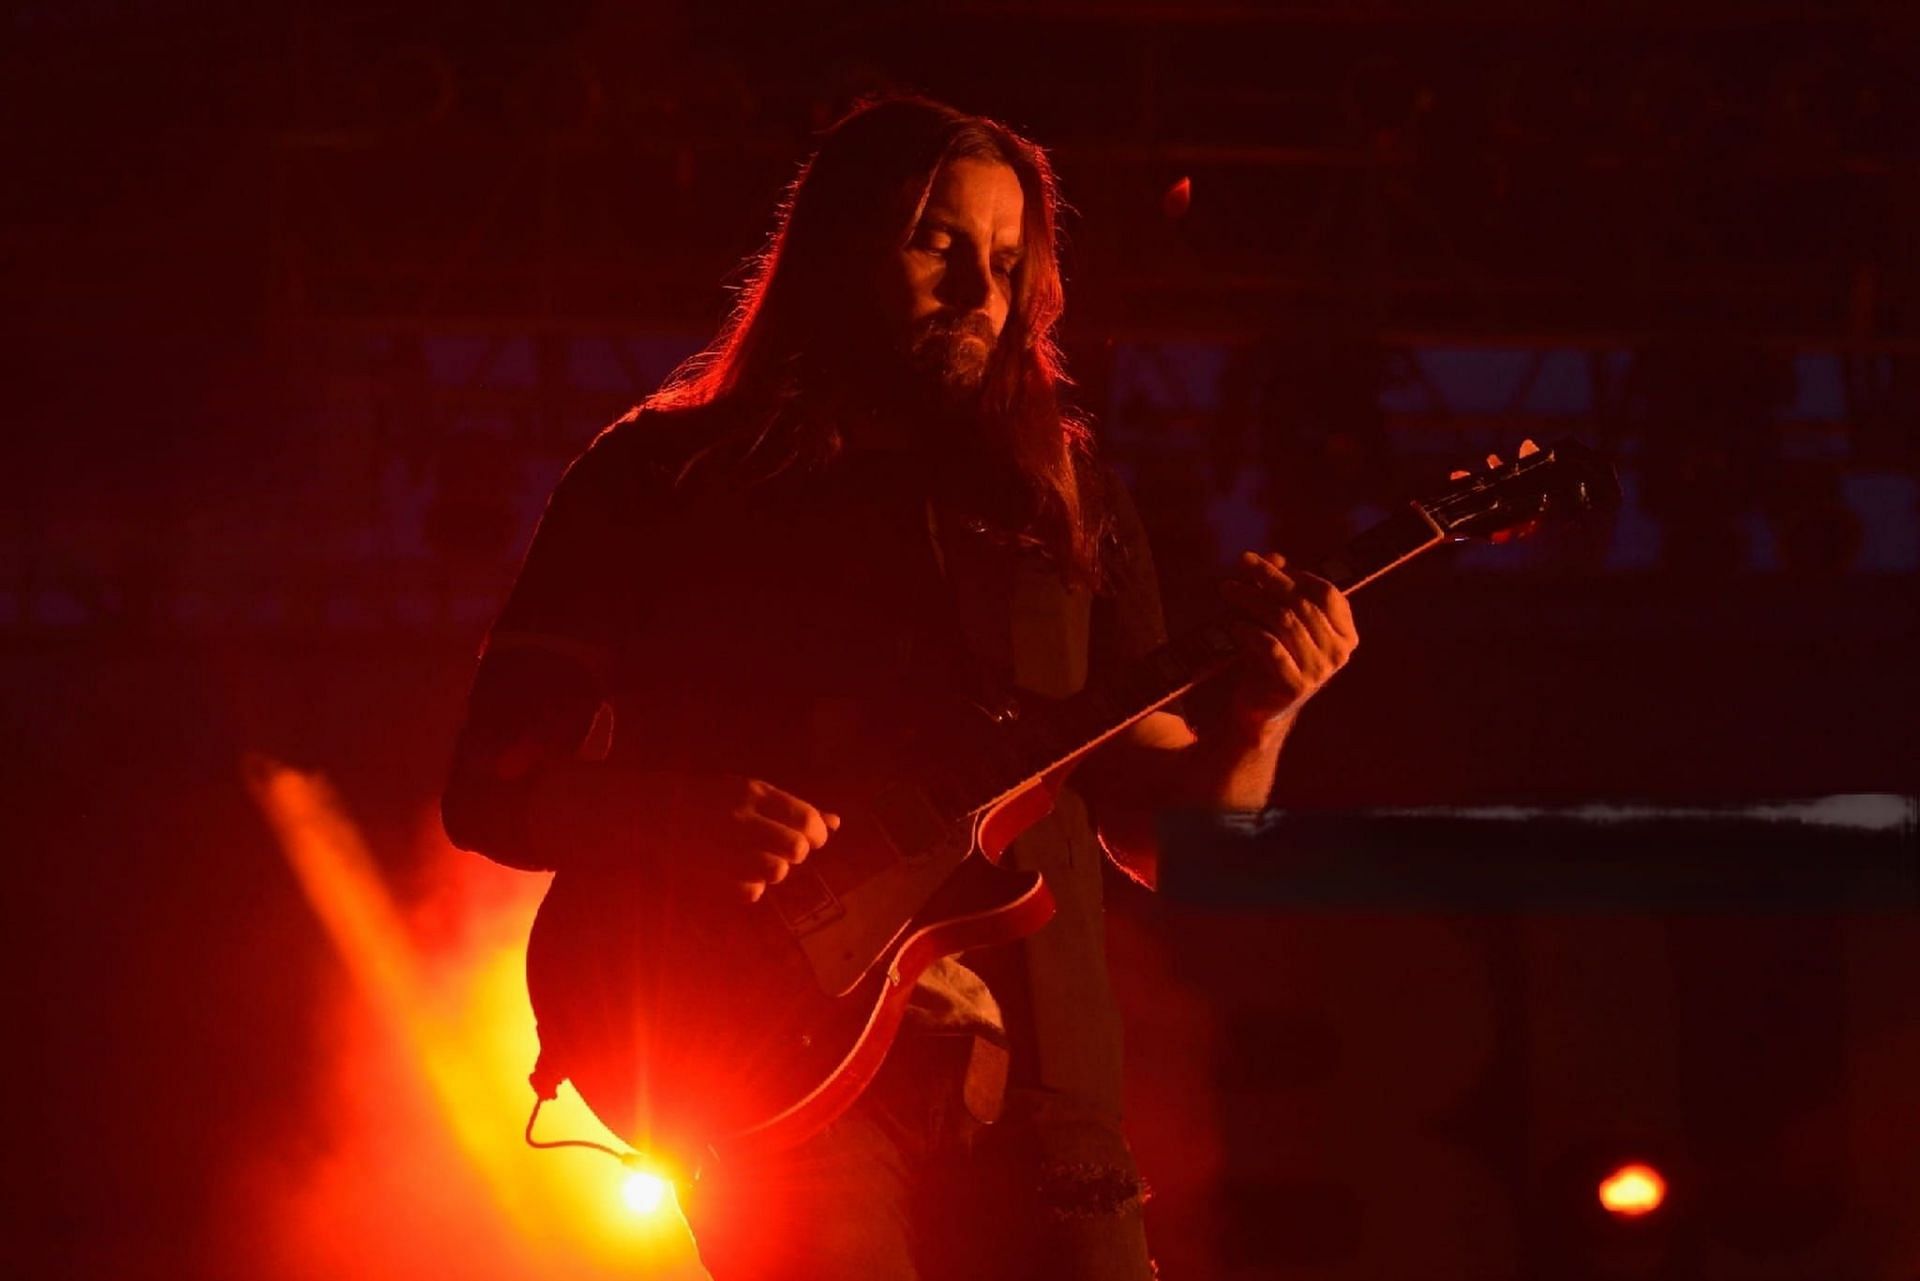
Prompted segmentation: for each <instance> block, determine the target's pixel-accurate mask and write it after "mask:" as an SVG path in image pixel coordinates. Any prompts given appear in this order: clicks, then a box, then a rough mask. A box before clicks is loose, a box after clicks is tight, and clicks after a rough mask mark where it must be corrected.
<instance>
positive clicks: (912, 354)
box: [902, 311, 998, 411]
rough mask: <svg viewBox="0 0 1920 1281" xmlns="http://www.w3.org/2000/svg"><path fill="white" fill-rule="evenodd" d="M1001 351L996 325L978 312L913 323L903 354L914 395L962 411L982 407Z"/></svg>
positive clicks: (937, 314) (941, 315)
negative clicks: (984, 390)
mask: <svg viewBox="0 0 1920 1281" xmlns="http://www.w3.org/2000/svg"><path fill="white" fill-rule="evenodd" d="M997 346H998V343H997V335H996V334H995V333H994V332H993V323H992V322H991V321H989V320H988V319H987V317H986V316H984V315H982V314H981V313H980V312H977V311H976V312H968V313H967V314H965V315H956V314H954V313H951V312H935V313H934V314H933V315H931V316H924V317H922V318H921V319H919V320H916V321H914V322H913V325H912V327H911V328H910V329H909V330H908V332H907V335H906V340H905V351H904V352H903V353H902V354H903V355H904V356H905V360H906V372H907V375H908V378H909V380H910V381H911V382H912V384H913V385H914V388H915V390H917V391H918V392H919V393H920V394H921V395H923V396H926V397H927V398H928V399H930V400H931V401H932V402H933V404H934V406H935V407H937V408H940V409H944V410H949V411H964V410H969V409H973V408H975V407H976V406H977V405H978V403H979V400H980V393H981V390H982V389H983V388H984V387H985V386H986V384H987V375H988V374H989V373H990V372H991V371H992V369H993V362H994V356H995V351H996V350H997Z"/></svg>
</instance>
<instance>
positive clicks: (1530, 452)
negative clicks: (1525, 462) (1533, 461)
mask: <svg viewBox="0 0 1920 1281" xmlns="http://www.w3.org/2000/svg"><path fill="white" fill-rule="evenodd" d="M1539 452H1540V446H1538V445H1536V444H1534V443H1533V440H1532V438H1531V437H1529V438H1528V439H1526V440H1523V441H1521V442H1520V457H1522V458H1531V457H1533V456H1534V455H1535V454H1537V453H1539Z"/></svg>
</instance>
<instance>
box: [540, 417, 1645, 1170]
mask: <svg viewBox="0 0 1920 1281" xmlns="http://www.w3.org/2000/svg"><path fill="white" fill-rule="evenodd" d="M1527 448H1530V446H1523V449H1527ZM1618 498H1619V485H1618V482H1617V481H1616V479H1615V478H1614V474H1613V471H1612V468H1611V467H1610V466H1609V465H1608V464H1607V463H1606V462H1605V461H1603V460H1602V459H1600V458H1599V457H1597V456H1596V455H1595V454H1593V453H1592V452H1591V451H1589V450H1588V449H1586V448H1585V447H1584V446H1582V445H1580V444H1579V443H1578V442H1574V441H1566V442H1562V443H1560V444H1558V445H1555V446H1554V447H1552V448H1550V449H1544V450H1533V451H1532V452H1529V453H1525V454H1524V455H1523V456H1522V457H1520V458H1517V459H1515V460H1514V461H1513V462H1511V463H1509V464H1507V465H1505V466H1500V467H1493V468H1490V469H1489V470H1486V471H1483V472H1481V473H1478V474H1466V473H1455V479H1454V480H1453V481H1452V482H1451V483H1449V485H1448V486H1447V487H1446V488H1444V489H1442V490H1440V491H1439V492H1438V493H1436V494H1434V495H1432V496H1430V497H1427V498H1423V499H1418V500H1414V501H1411V502H1409V503H1408V504H1407V505H1406V506H1405V507H1404V508H1403V509H1401V510H1400V511H1399V512H1398V513H1397V514H1396V515H1394V516H1391V517H1389V518H1388V519H1387V520H1385V521H1383V522H1381V523H1380V524H1378V525H1376V526H1374V527H1373V528H1372V529H1369V530H1367V531H1366V532H1365V533H1363V534H1361V535H1360V536H1359V537H1357V538H1355V539H1354V540H1353V541H1352V542H1351V543H1349V544H1348V545H1347V546H1346V547H1345V548H1344V549H1343V550H1342V551H1341V552H1340V553H1339V554H1337V555H1336V556H1334V557H1332V558H1331V559H1329V560H1326V561H1324V562H1322V563H1321V564H1320V565H1319V566H1318V567H1317V568H1318V572H1319V573H1320V574H1321V575H1322V576H1323V577H1325V578H1327V579H1329V580H1331V581H1332V582H1333V583H1334V585H1335V586H1337V587H1339V588H1340V589H1341V590H1343V591H1346V592H1353V591H1356V590H1358V589H1359V588H1361V587H1363V586H1365V585H1366V584H1368V583H1370V582H1372V581H1373V580H1374V579H1376V578H1378V577H1380V576H1381V575H1382V574H1385V573H1387V572H1388V571H1389V570H1391V569H1393V568H1395V567H1396V566H1398V565H1401V564H1403V563H1405V562H1406V561H1408V560H1411V559H1412V558H1413V557H1415V556H1418V555H1419V554H1421V553H1422V552H1425V551H1428V550H1431V549H1432V548H1434V547H1437V546H1440V545H1441V544H1443V543H1448V542H1454V541H1461V540H1464V539H1466V538H1469V537H1476V536H1498V535H1502V534H1506V533H1509V532H1512V531H1514V530H1516V529H1519V528H1522V527H1524V526H1527V525H1529V524H1531V523H1533V522H1535V521H1538V520H1539V519H1540V518H1541V517H1543V516H1546V515H1558V514H1561V513H1573V512H1580V511H1585V510H1588V509H1599V508H1605V507H1609V506H1612V505H1613V504H1614V503H1616V502H1617V501H1618ZM1238 617H1239V616H1238V615H1237V614H1236V613H1234V612H1232V611H1229V610H1226V609H1224V608H1223V609H1222V611H1221V612H1220V614H1219V615H1218V617H1215V618H1212V619H1210V620H1209V621H1207V622H1206V623H1204V624H1203V625H1201V626H1200V627H1197V628H1195V629H1194V630H1192V631H1190V632H1187V633H1185V634H1183V635H1181V636H1178V637H1176V638H1175V639H1174V640H1172V641H1170V642H1168V643H1167V644H1166V645H1163V646H1162V647H1160V648H1159V649H1157V650H1155V651H1154V652H1152V653H1150V654H1148V655H1147V656H1146V657H1144V658H1143V659H1141V660H1139V661H1138V662H1137V663H1135V664H1133V665H1131V666H1127V667H1123V668H1122V669H1120V670H1119V671H1117V672H1115V673H1113V674H1112V677H1111V679H1105V680H1101V681H1098V682H1096V683H1090V684H1089V685H1088V686H1087V687H1086V688H1085V689H1083V690H1081V691H1080V692H1079V693H1078V694H1075V695H1073V696H1071V697H1069V698H1066V699H1062V700H1057V701H1050V702H1044V703H1039V702H1038V701H1037V700H1035V702H1036V704H1037V705H1034V706H1031V707H1029V706H1026V705H1022V704H1019V703H1014V704H1010V705H1009V706H1008V707H1006V708H1002V709H997V710H996V713H995V714H994V715H993V716H992V717H986V716H981V715H979V714H978V713H974V714H973V715H971V716H970V717H969V718H967V720H966V721H965V722H964V723H959V724H957V725H956V726H951V727H947V728H946V732H943V733H941V734H940V735H938V736H937V739H936V741H935V744H934V746H936V747H937V750H925V751H921V752H919V753H917V754H916V753H913V752H907V753H903V755H902V756H901V757H900V760H899V767H898V772H897V773H894V774H892V775H891V776H889V777H884V778H853V779H822V780H812V781H809V782H808V784H807V786H806V787H805V788H804V789H799V788H798V787H797V785H796V787H797V790H798V792H799V794H800V795H803V796H806V797H807V798H808V799H809V800H810V801H812V802H813V803H815V804H817V805H820V806H822V807H823V808H825V809H829V810H831V811H833V812H835V813H838V814H839V815H840V816H841V825H840V828H839V830H838V831H836V832H835V833H834V835H833V838H832V839H831V840H830V841H828V842H827V843H826V844H825V845H824V846H822V847H821V848H820V849H818V850H816V851H815V852H814V853H813V854H812V855H810V856H809V857H808V858H807V860H806V861H805V862H804V863H801V864H799V865H796V866H794V867H792V868H791V869H790V872H789V874H788V876H787V877H786V879H785V880H783V881H782V882H781V883H779V884H777V885H772V886H769V887H768V890H767V893H766V894H765V896H763V898H762V899H761V901H760V902H758V903H754V904H751V905H747V904H738V903H725V902H716V903H712V904H704V903H693V902H688V901H682V900H681V899H680V898H678V897H676V896H673V895H668V894H663V893H661V892H660V890H659V887H658V885H657V883H652V882H650V881H649V879H648V878H647V877H646V875H645V874H644V872H643V871H641V870H639V869H635V870H633V871H631V872H623V871H603V870H599V869H594V870H592V871H584V870H582V871H562V872H560V873H558V874H557V875H556V877H555V879H554V882H553V885H552V886H551V887H550V888H549V890H548V892H547V897H546V899H545V901H544V902H543V903H542V904H541V907H540V911H539V914H538V916H537V918H536V919H535V922H534V927H533V934H532V938H531V939H530V941H529V944H528V954H527V985H528V990H529V994H530V996H531V998H532V1001H533V1007H534V1012H535V1014H536V1015H537V1016H538V1018H539V1022H540V1039H541V1045H542V1054H541V1065H540V1067H539V1068H538V1069H536V1073H535V1085H536V1088H538V1089H542V1090H543V1092H550V1091H551V1089H552V1088H554V1087H556V1086H557V1085H558V1083H559V1080H560V1079H562V1078H570V1079H571V1080H572V1081H573V1082H574V1085H575V1087H576V1088H577V1089H578V1090H579V1092H580V1094H581V1096H582V1097H583V1098H584V1099H585V1100H586V1102H587V1104H588V1105H589V1106H590V1107H591V1108H592V1109H593V1110H594V1112H595V1113H596V1114H597V1115H598V1116H599V1117H600V1119H601V1120H602V1121H604V1122H605V1123H606V1124H607V1126H608V1127H609V1128H610V1129H612V1130H613V1131H614V1132H615V1133H616V1134H619V1135H620V1136H621V1137H622V1138H624V1139H626V1140H627V1141H628V1142H629V1143H631V1144H633V1145H634V1146H635V1147H637V1148H639V1149H641V1150H642V1151H648V1152H652V1153H655V1154H659V1155H664V1156H667V1157H668V1158H670V1160H671V1161H672V1162H674V1163H677V1164H679V1165H680V1166H682V1167H683V1168H685V1169H686V1170H688V1171H689V1172H691V1170H692V1169H695V1168H697V1167H698V1166H700V1165H701V1164H703V1163H705V1162H709V1161H713V1160H716V1159H717V1160H719V1161H723V1162H724V1161H726V1160H729V1159H733V1158H736V1157H739V1156H743V1155H750V1154H756V1153H769V1152H775V1151H779V1150H781V1149H784V1148H788V1147H791V1146H793V1145H795V1144H798V1143H801V1142H803V1141H805V1140H806V1139H807V1138H809V1137H811V1136H812V1135H814V1134H816V1133H818V1132H819V1131H820V1130H821V1129H822V1128H824V1127H825V1126H826V1125H827V1124H828V1123H829V1122H831V1121H832V1120H833V1119H834V1118H835V1117H837V1116H839V1115H840V1114H841V1113H842V1112H843V1111H844V1110H845V1109H846V1108H847V1107H848V1106H849V1105H851V1104H852V1103H853V1101H854V1099H855V1098H856V1097H858V1095H859V1094H860V1091H861V1090H862V1089H864V1088H865V1087H866V1085H867V1084H868V1083H869V1082H870V1081H872V1079H873V1077H874V1075H875V1073H876V1072H877V1071H878V1070H879V1068H880V1064H881V1061H882V1060H883V1059H884V1058H885V1056H886V1052H887V1049H888V1047H889V1045H890V1044H891V1043H892V1041H893V1038H894V1035H895V1033H896V1032H897V1031H898V1030H899V1027H900V1023H901V1017H902V1015H903V1013H904V1012H905V1009H906V1004H907V998H908V995H909V993H911V991H912V990H913V987H914V983H915V981H916V980H917V979H918V977H919V976H920V974H921V972H922V971H923V970H925V969H926V968H927V966H929V965H930V964H932V963H933V962H934V961H935V960H937V959H938V958H940V957H943V956H949V955H952V954H955V953H958V952H962V951H965V950H967V949H970V948H977V947H986V946H991V945H994V944H999V943H1006V942H1010V941H1012V940H1014V939H1018V938H1021V937H1023V936H1025V935H1027V934H1031V933H1032V932H1034V931H1035V930H1038V929H1039V928H1040V927H1041V926H1042V925H1044V924H1045V923H1046V922H1047V920H1048V919H1049V918H1050V917H1051V916H1052V914H1053V899H1052V896H1051V895H1050V893H1049V892H1048V890H1047V887H1046V885H1045V884H1044V882H1043V881H1042V879H1041V877H1040V875H1039V873H1037V872H1021V871H1016V870H1014V869H1012V868H1007V867H1002V866H1000V860H1001V857H1002V855H1003V854H1004V853H1005V852H1006V850H1007V848H1008V846H1009V845H1011V844H1012V842H1013V840H1014V838H1015V837H1016V836H1018V835H1019V834H1020V833H1021V832H1023V831H1024V830H1026V829H1027V828H1028V827H1030V826H1032V825H1033V824H1034V823H1035V822H1037V821H1038V820H1039V819H1040V818H1041V817H1042V816H1044V815H1045V814H1046V813H1047V812H1048V811H1049V810H1051V809H1052V807H1053V802H1054V798H1055V797H1056V795H1057V794H1058V792H1059V790H1060V787H1061V785H1062V784H1063V783H1064V782H1065V781H1066V778H1067V776H1068V774H1069V773H1070V772H1071V771H1072V770H1073V768H1074V766H1075V765H1076V764H1077V763H1078V762H1079V761H1080V760H1081V759H1083V758H1084V757H1085V756H1086V755H1087V754H1088V753H1089V752H1091V751H1093V750H1094V749H1095V748H1097V747H1098V746H1099V745H1100V744H1101V743H1103V742H1105V741H1106V740H1107V739H1109V738H1112V737H1113V736H1115V735H1117V734H1119V733H1121V732H1122V731H1123V730H1125V729H1126V728H1127V727H1128V726H1129V725H1132V724H1133V723H1134V722H1135V721H1138V720H1139V719H1141V718H1142V717H1144V716H1146V715H1147V714H1148V713H1150V712H1152V711H1154V710H1155V709H1157V708H1159V707H1162V706H1164V705H1165V704H1166V703H1168V702H1170V701H1172V700H1173V699H1175V698H1177V697H1179V696H1180V695H1181V694H1183V693H1185V692H1186V691H1187V690H1189V689H1191V688H1193V687H1194V686H1195V685H1197V684H1199V683H1201V682H1202V681H1205V680H1207V679H1208V678H1209V677H1212V676H1214V675H1216V674H1218V673H1219V672H1221V671H1222V670H1224V669H1225V668H1227V667H1228V666H1230V665H1231V664H1232V663H1233V662H1234V661H1235V660H1236V658H1238V656H1239V655H1240V653H1241V652H1242V649H1241V644H1240V642H1239V641H1238V640H1237V639H1236V634H1235V628H1234V623H1235V621H1236V620H1237V619H1238ZM785 782H786V780H782V783H783V785H785Z"/></svg>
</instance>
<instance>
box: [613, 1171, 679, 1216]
mask: <svg viewBox="0 0 1920 1281" xmlns="http://www.w3.org/2000/svg"><path fill="white" fill-rule="evenodd" d="M672 1191H673V1185H672V1184H670V1183H668V1182H667V1181H666V1180H665V1179H663V1178H661V1177H660V1176H659V1175H657V1174H649V1173H648V1172H647V1171H645V1170H635V1171H634V1172H633V1173H631V1174H629V1175H628V1176H627V1177H626V1181H625V1182H623V1183H622V1184H621V1185H620V1199H621V1200H622V1201H623V1202H625V1203H626V1207H627V1209H629V1210H631V1211H633V1212H634V1213H635V1214H641V1215H646V1214H653V1213H655V1212H656V1211H658V1210H659V1209H660V1207H661V1206H663V1205H665V1204H666V1203H667V1196H668V1194H669V1193H671V1192H672Z"/></svg>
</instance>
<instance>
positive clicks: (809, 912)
mask: <svg viewBox="0 0 1920 1281" xmlns="http://www.w3.org/2000/svg"><path fill="white" fill-rule="evenodd" d="M768 893H769V894H771V896H772V898H773V907H774V910H775V911H776V912H778V913H779V914H780V920H781V921H782V923H784V924H785V925H786V927H787V930H788V932H789V933H791V934H792V935H794V937H796V938H798V937H800V936H802V935H806V934H811V933H813V932H814V931H815V930H817V929H820V928H821V927H822V926H826V925H831V924H832V923H833V922H835V921H837V920H839V919H840V918H841V917H843V916H845V915H846V914H847V909H846V906H845V905H844V904H843V903H841V902H840V899H839V896H838V895H836V894H835V893H834V892H833V890H832V889H831V888H829V887H828V885H827V882H826V879H825V878H824V877H822V876H821V875H820V873H818V872H816V871H814V870H813V869H812V868H810V867H796V868H794V869H792V870H791V871H789V872H788V873H787V879H786V880H784V881H782V882H780V884H778V885H773V886H769V887H768Z"/></svg>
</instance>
